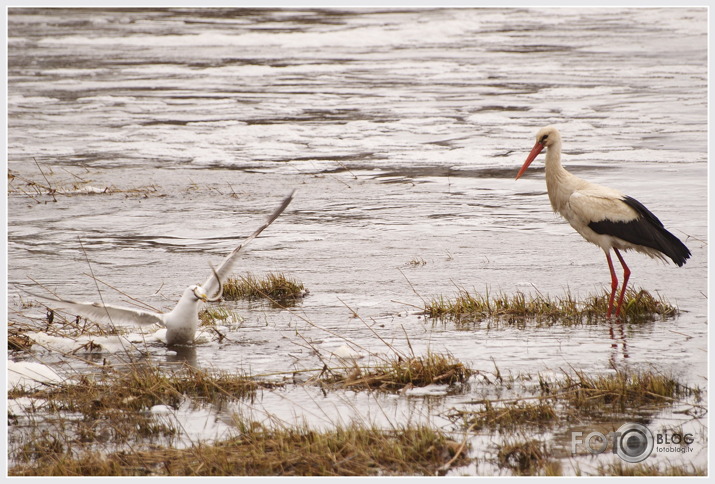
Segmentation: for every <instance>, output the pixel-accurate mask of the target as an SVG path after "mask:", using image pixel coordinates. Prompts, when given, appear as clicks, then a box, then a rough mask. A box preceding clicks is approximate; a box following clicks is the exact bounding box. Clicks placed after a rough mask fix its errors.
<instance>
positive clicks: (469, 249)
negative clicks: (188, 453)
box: [8, 9, 708, 474]
mask: <svg viewBox="0 0 715 484" xmlns="http://www.w3.org/2000/svg"><path fill="white" fill-rule="evenodd" d="M706 18H707V17H706V11H705V9H539V10H527V9H423V10H407V9H405V10H379V9H373V10H367V9H363V10H299V9H286V10H270V9H255V10H254V9H226V10H222V9H209V10H197V9H167V10H121V9H119V10H116V9H115V10H95V9H89V10H71V9H68V10H63V9H56V10H41V9H11V10H10V13H9V52H8V54H9V60H8V65H9V90H8V91H9V93H8V94H9V97H8V104H9V147H8V168H9V173H10V180H9V182H8V184H9V198H8V259H9V268H8V280H9V289H8V292H9V302H8V303H9V319H10V320H11V321H15V320H24V319H25V318H26V317H28V316H30V317H37V318H41V317H43V315H44V310H40V309H37V308H36V309H35V310H34V311H35V312H34V313H31V314H29V315H28V312H27V310H26V309H23V308H21V307H20V299H19V297H18V295H19V292H18V290H17V289H16V286H24V287H30V286H34V283H33V282H32V281H31V279H30V278H32V279H34V280H35V281H37V282H38V283H41V284H43V285H45V286H46V287H48V288H50V289H52V290H54V291H56V292H57V293H58V294H61V295H63V296H65V297H68V298H71V299H79V300H96V299H97V297H98V296H97V287H96V286H95V283H94V281H92V279H91V278H89V277H88V276H87V274H88V273H89V272H90V268H91V270H92V271H93V272H94V274H95V276H96V277H97V278H99V279H100V280H102V281H104V282H106V283H108V284H111V285H112V286H114V287H116V288H120V289H121V290H123V291H125V292H126V293H128V294H129V295H130V296H133V297H137V298H140V299H141V300H142V301H144V302H146V303H148V304H151V305H153V306H156V307H159V308H165V309H169V308H171V307H172V306H173V304H174V303H175V301H176V300H177V299H178V297H179V295H180V294H181V292H182V291H183V289H184V288H185V287H186V286H187V285H188V284H191V283H199V282H201V281H203V280H204V279H205V278H206V277H207V275H208V274H209V269H208V264H207V262H208V261H212V262H213V263H214V264H217V263H219V262H220V261H221V259H222V258H223V257H224V256H225V255H226V254H227V253H228V252H229V251H230V250H232V249H233V248H234V247H235V246H236V244H237V243H238V242H239V241H240V239H241V238H243V237H245V236H247V235H248V234H250V233H251V232H252V231H253V230H254V229H255V228H257V227H258V226H259V225H260V224H261V223H262V221H263V219H264V217H265V216H266V215H267V214H268V213H270V212H271V211H272V210H273V208H274V207H275V206H277V204H278V203H279V202H280V200H281V199H282V198H283V197H284V196H285V195H287V194H288V193H289V192H290V191H291V190H292V189H294V188H297V190H298V191H297V193H296V197H295V200H294V201H293V203H292V204H291V205H290V206H289V207H288V209H287V210H286V212H285V213H284V214H283V215H282V216H281V217H280V218H279V219H278V220H277V221H276V222H275V223H274V224H273V225H272V226H271V227H269V229H267V230H266V231H265V232H264V234H263V235H262V236H261V237H260V238H259V239H257V240H255V241H253V242H252V243H251V245H250V246H249V247H248V248H247V250H246V252H245V254H244V255H243V258H242V259H241V263H240V264H239V267H238V269H237V271H238V272H239V273H244V272H253V273H256V274H263V273H265V272H268V271H278V272H283V273H285V274H287V275H290V276H292V277H294V278H296V279H298V280H300V281H301V282H303V283H304V284H305V286H306V287H307V288H308V289H309V290H310V295H309V296H308V297H307V298H306V299H305V300H304V301H303V302H302V303H300V304H298V305H297V306H295V307H293V308H290V309H283V310H282V309H276V308H271V307H270V306H268V305H264V304H250V305H249V304H247V303H241V304H233V305H232V304H231V303H227V306H228V307H229V308H232V309H235V310H236V311H237V313H238V315H239V319H240V321H237V322H235V324H233V325H231V326H230V327H229V328H228V332H227V334H226V336H227V337H226V339H224V340H221V341H219V340H218V338H216V337H212V336H211V335H208V336H207V337H205V338H204V339H203V340H202V341H201V342H200V343H199V344H197V345H196V346H195V347H192V348H189V349H186V350H185V352H181V353H180V354H177V353H176V352H173V351H168V350H167V349H166V348H165V347H164V346H163V345H161V344H156V343H149V344H148V348H147V349H148V351H149V354H150V357H151V359H152V360H153V361H154V362H155V363H156V364H158V365H162V364H169V363H171V362H173V361H177V360H182V359H187V360H188V361H189V362H191V363H192V364H194V365H197V366H199V367H203V368H217V369H226V370H237V369H242V370H245V371H248V372H250V373H251V374H255V375H273V376H271V377H270V378H277V379H282V378H284V377H286V378H289V379H293V378H298V379H300V375H303V373H295V375H299V376H298V377H295V376H291V373H292V372H294V371H296V370H304V369H312V368H321V367H322V366H323V362H324V361H327V360H329V359H330V358H331V353H332V352H333V351H335V350H337V349H340V348H341V347H345V346H346V345H347V346H349V347H350V348H351V349H352V350H354V351H356V352H358V353H360V354H362V355H367V354H368V353H369V352H374V353H382V354H390V353H391V351H392V350H391V349H390V348H389V347H388V345H387V343H389V345H393V346H394V347H395V348H397V349H399V350H400V351H403V352H406V353H408V352H409V351H410V348H411V350H412V351H414V353H415V354H419V355H421V354H425V353H426V352H427V351H428V350H432V351H435V352H440V353H446V352H449V353H451V354H452V355H454V356H455V357H456V358H457V359H459V360H460V361H462V362H464V363H465V364H466V365H468V366H470V367H472V368H475V369H479V370H483V371H493V370H494V367H495V365H497V366H498V368H499V369H500V371H501V372H503V373H504V374H514V375H517V374H520V373H524V374H532V375H533V374H536V373H538V372H542V373H545V374H546V373H549V372H551V373H553V374H558V373H559V372H560V371H561V369H570V368H572V369H577V370H584V371H587V372H589V373H594V374H597V373H602V372H608V371H610V369H612V368H613V367H616V368H631V369H642V368H648V369H655V370H657V371H662V372H664V373H668V374H674V375H676V376H677V377H678V378H679V379H681V380H682V381H683V382H685V383H688V384H692V385H699V386H706V384H707V379H706V372H707V356H708V355H707V343H706V340H707V311H706V309H707V295H706V294H707V288H706V244H707V240H706V238H707V235H706V233H707V232H706V173H707V133H706V129H707V125H706V121H707V119H706V90H707V72H706V54H707V51H706V32H707V28H706ZM548 124H554V125H556V126H558V127H559V129H560V130H561V134H562V137H563V140H564V155H563V161H564V164H565V166H566V167H567V168H568V169H570V170H571V171H573V172H574V173H576V174H577V175H579V176H582V177H584V178H586V179H589V180H591V181H594V182H597V183H601V184H604V185H608V186H612V187H614V188H618V189H620V190H622V191H624V192H626V193H627V194H629V195H631V196H633V197H635V198H637V199H639V200H640V201H641V202H643V203H644V204H645V205H646V206H648V207H649V208H650V209H651V210H653V211H654V212H655V213H656V214H657V215H658V217H659V218H660V219H661V220H662V221H663V222H664V224H665V225H666V227H668V228H669V229H670V230H671V231H672V232H673V233H674V234H675V235H677V236H678V237H680V238H681V239H683V240H684V241H685V242H686V244H687V245H688V247H689V248H690V250H691V251H692V253H693V255H692V258H691V259H690V260H689V261H688V263H687V264H686V265H685V266H684V267H682V268H677V267H676V266H674V265H672V264H662V263H660V262H657V261H654V260H651V259H649V258H647V257H645V256H642V255H640V254H630V253H629V254H626V259H627V261H628V262H629V264H630V267H631V269H632V270H633V275H632V278H631V281H632V283H633V284H634V285H635V286H638V287H642V288H645V289H647V290H648V291H650V292H652V293H658V294H660V295H662V296H663V297H664V298H666V299H667V300H668V301H670V302H672V303H674V304H677V306H678V307H679V308H680V310H681V314H680V315H679V316H678V317H676V318H675V319H669V320H667V321H661V322H656V323H651V324H645V325H640V326H627V327H625V328H616V329H617V331H615V336H614V337H613V338H612V337H611V330H612V329H613V328H610V327H609V325H608V324H599V325H591V326H588V325H585V326H572V327H566V326H562V325H558V324H557V325H554V326H551V327H543V326H542V327H539V326H536V325H527V327H525V328H517V327H514V326H509V325H500V326H496V327H488V325H486V324H482V325H475V326H472V327H469V328H467V329H465V328H457V327H455V325H453V324H451V323H435V322H432V321H429V320H425V319H424V317H423V316H421V315H420V314H419V312H420V311H419V309H420V308H421V307H422V306H423V300H430V299H431V298H433V297H438V296H440V295H442V296H445V297H453V296H454V295H455V293H456V292H457V290H458V289H459V288H465V289H468V290H472V289H474V290H475V291H479V292H484V291H486V290H489V291H491V292H492V293H500V292H503V293H506V294H513V293H516V292H517V291H523V292H527V293H532V294H534V293H535V292H536V291H537V290H538V291H539V292H541V293H543V294H549V295H552V296H562V295H563V294H564V293H565V292H566V291H567V290H569V291H570V292H571V293H572V294H574V295H575V296H577V297H580V298H585V297H586V296H587V295H589V294H591V293H594V292H598V291H601V290H602V289H603V288H604V287H606V286H607V285H608V283H609V275H608V267H607V265H606V261H605V260H604V257H603V254H602V252H601V251H600V249H598V248H597V247H595V246H593V245H590V244H588V243H586V242H584V241H583V240H582V238H581V237H580V236H579V235H578V234H576V233H575V232H574V231H573V230H572V229H571V228H570V227H569V226H568V224H567V223H565V222H564V221H563V220H561V219H560V218H559V217H558V216H556V215H554V214H553V213H552V211H551V208H550V206H549V202H548V199H547V197H546V187H545V183H544V179H543V164H542V162H543V155H542V159H541V160H537V161H536V162H535V163H534V164H533V165H532V168H531V169H530V171H529V172H528V174H527V175H526V176H524V177H523V178H522V179H520V180H519V181H515V180H514V176H515V174H516V171H517V170H518V168H519V167H520V166H521V164H522V163H523V161H524V159H525V157H526V155H527V154H528V151H529V150H530V148H531V146H532V145H533V136H534V134H535V133H536V131H537V130H538V128H540V127H542V126H545V125H548ZM28 181H32V182H35V183H38V184H41V185H47V184H50V185H51V186H52V187H53V188H54V189H56V190H57V193H56V194H55V195H54V196H52V195H48V194H46V193H38V191H37V190H35V189H34V188H33V187H32V186H30V185H28ZM107 188H108V190H107V191H106V192H105V189H107ZM40 192H42V190H40ZM80 241H81V244H80ZM101 289H102V291H103V292H102V296H103V298H104V300H105V301H111V302H115V303H122V302H123V303H125V304H126V296H123V295H121V294H118V293H117V292H114V291H112V290H111V289H109V288H107V287H105V286H102V287H101ZM35 290H38V289H36V288H35ZM342 349H344V348H342ZM17 357H18V358H23V356H22V355H18V356H17ZM33 358H34V360H35V361H44V362H46V363H52V364H55V365H57V367H58V368H60V369H65V370H66V369H67V368H68V367H71V368H73V371H82V368H83V366H82V363H81V362H80V361H77V360H76V359H72V358H65V357H63V356H61V354H58V353H56V352H52V351H39V352H36V353H35V354H34V356H33ZM366 358H367V357H366ZM367 359H369V358H367ZM330 361H334V360H330ZM68 365H69V366H68ZM297 383H298V384H296V385H289V386H287V387H285V388H282V389H280V390H275V391H268V390H266V391H264V392H263V393H262V396H261V397H260V398H259V399H258V400H257V401H254V402H251V403H250V404H249V403H245V404H243V403H242V404H237V405H238V406H246V408H240V409H238V410H240V411H242V412H244V413H246V412H248V413H251V414H253V415H254V417H255V418H257V419H266V420H271V419H274V420H275V419H278V420H284V421H286V422H295V421H298V422H301V421H307V422H308V423H309V424H311V425H314V426H316V427H329V426H331V425H334V424H335V423H340V422H349V421H350V420H353V419H357V420H359V421H364V422H376V423H377V424H380V425H391V424H394V423H409V422H418V421H425V422H429V423H432V424H434V425H436V426H439V427H440V428H443V429H446V430H457V431H459V428H458V427H453V426H452V423H451V422H450V421H449V419H447V418H446V415H447V414H448V412H449V410H450V409H452V408H455V407H459V406H460V405H463V404H464V402H467V401H469V400H470V399H472V398H476V397H477V396H478V390H474V393H470V391H469V390H467V391H466V392H461V393H460V392H457V393H455V392H451V391H450V392H447V393H448V394H447V395H445V394H444V393H445V390H446V389H443V388H437V389H432V390H431V391H432V392H433V393H435V394H434V395H430V394H429V393H430V392H431V391H426V392H422V393H420V392H413V394H406V395H405V394H399V395H393V394H382V393H374V392H349V391H335V392H329V393H328V394H327V395H326V394H324V393H323V392H321V391H320V389H319V388H317V387H314V386H311V385H300V384H299V383H300V381H298V382H297ZM474 388H477V386H476V385H475V386H474ZM195 418H199V417H195ZM201 418H207V419H208V420H211V417H201ZM217 425H218V424H215V423H214V424H212V425H209V426H208V427H202V426H195V427H192V428H193V429H198V430H195V433H193V434H192V436H191V438H192V439H195V438H215V437H217V436H219V434H221V432H223V431H224V430H225V429H224V428H223V427H222V426H221V425H218V426H217ZM649 425H652V426H653V428H654V429H655V428H656V427H658V426H660V425H663V426H668V425H670V426H675V427H678V428H680V427H681V426H683V427H682V428H687V429H695V430H696V431H697V432H701V434H702V429H703V428H705V427H704V426H705V421H704V419H700V420H691V418H690V417H687V416H685V415H683V414H676V413H671V412H670V411H665V412H662V413H659V414H657V415H656V416H654V417H652V419H651V421H650V422H649ZM565 426H566V427H568V424H565ZM10 431H11V432H12V428H11V429H10ZM187 432H192V430H191V429H187ZM457 434H458V435H461V434H460V433H459V432H458V433H457ZM702 435H704V434H702ZM702 435H701V439H702V438H704V437H702ZM537 437H541V438H543V439H545V440H549V439H555V438H556V437H554V436H551V435H541V436H537ZM493 439H496V437H494V436H490V435H489V434H488V433H487V434H482V435H479V436H477V437H475V439H474V441H473V449H474V450H473V451H472V452H473V455H474V456H475V457H476V458H477V461H476V462H478V464H475V465H474V466H471V467H469V468H462V469H457V470H456V471H455V473H457V474H494V473H504V472H505V471H504V470H501V469H498V468H496V467H494V466H492V465H490V464H488V462H489V460H488V459H487V458H486V457H488V456H489V455H490V452H492V453H493ZM175 445H184V444H182V443H181V442H177V443H176V444H175ZM706 449H707V442H705V441H704V440H703V441H700V442H698V443H697V444H696V450H697V451H696V452H695V453H694V454H690V455H688V456H687V457H682V462H686V463H690V462H693V463H695V464H698V465H703V464H705V463H706V462H707V458H706ZM485 456H486V457H485ZM480 459H481V460H480ZM653 459H661V460H663V459H665V460H668V459H669V460H670V461H672V462H676V463H677V462H681V461H680V460H678V458H673V457H672V456H670V455H668V456H663V455H661V456H656V457H654V458H653ZM568 462H571V464H569V463H568ZM602 462H604V461H599V460H597V459H587V460H585V461H584V460H582V461H581V462H580V463H578V464H577V465H576V466H577V467H578V466H580V469H581V471H582V472H584V471H586V472H587V471H588V469H593V468H595V467H596V466H597V465H598V464H599V463H602ZM565 465H566V468H565V472H567V473H568V472H573V470H571V471H570V470H569V469H570V468H569V467H568V466H569V465H574V464H573V463H572V461H571V460H568V459H567V460H566V461H565Z"/></svg>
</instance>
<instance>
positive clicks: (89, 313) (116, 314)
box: [25, 291, 164, 326]
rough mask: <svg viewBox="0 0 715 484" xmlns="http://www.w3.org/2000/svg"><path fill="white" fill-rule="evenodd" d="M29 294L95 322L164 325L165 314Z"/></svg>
mask: <svg viewBox="0 0 715 484" xmlns="http://www.w3.org/2000/svg"><path fill="white" fill-rule="evenodd" d="M25 292H27V293H28V294H30V295H32V296H34V297H37V298H40V299H45V300H47V301H51V302H52V303H54V304H55V305H56V306H58V307H62V308H66V309H69V310H70V311H74V312H76V313H77V314H81V315H83V316H85V317H87V318H89V319H91V320H93V321H97V322H99V321H108V322H110V323H113V324H134V325H141V326H146V325H150V324H155V323H159V324H162V325H163V324H164V318H163V316H164V315H163V314H161V313H155V312H152V311H142V310H140V309H132V308H125V307H121V306H112V305H109V304H100V303H85V302H77V301H70V300H68V299H55V298H51V297H47V296H40V295H39V294H34V293H31V292H29V291H25Z"/></svg>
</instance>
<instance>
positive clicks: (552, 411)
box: [453, 400, 558, 430]
mask: <svg viewBox="0 0 715 484" xmlns="http://www.w3.org/2000/svg"><path fill="white" fill-rule="evenodd" d="M482 404H483V405H484V409H483V410H478V411H468V412H459V413H458V414H454V415H453V416H461V417H462V419H463V423H464V426H465V427H472V428H474V429H475V430H480V429H483V428H488V429H490V430H493V429H499V430H512V429H517V428H520V429H523V428H525V427H535V426H542V425H544V424H548V423H553V422H554V421H556V420H558V414H557V411H556V408H555V407H554V405H553V404H552V403H551V402H548V401H543V400H540V401H537V402H536V403H531V402H526V401H519V400H516V401H512V402H504V403H502V404H501V405H494V404H493V403H492V402H491V401H489V400H484V401H483V402H482Z"/></svg>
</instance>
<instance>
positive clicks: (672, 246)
mask: <svg viewBox="0 0 715 484" xmlns="http://www.w3.org/2000/svg"><path fill="white" fill-rule="evenodd" d="M544 148H546V189H547V191H548V193H549V200H550V201H551V207H552V208H553V209H554V212H558V213H560V214H561V216H562V217H563V218H565V219H566V220H567V221H568V223H569V224H571V226H572V227H573V228H574V229H576V231H577V232H578V233H579V234H581V235H582V236H583V238H584V239H586V240H587V241H589V242H591V243H593V244H596V245H597V246H599V247H600V248H601V249H603V251H604V252H605V253H606V260H607V261H608V268H609V269H610V271H611V297H610V298H609V301H608V314H607V316H608V317H610V316H611V314H612V312H613V302H614V298H615V295H616V291H617V289H618V278H617V277H616V271H615V270H614V268H613V261H612V260H611V253H610V251H611V249H613V251H614V252H615V253H616V257H618V260H619V261H620V263H621V266H622V267H623V287H622V288H621V293H620V295H619V297H618V306H617V310H616V315H618V314H620V313H621V306H622V303H623V296H624V295H625V292H626V285H627V284H628V278H629V277H630V275H631V271H630V269H629V268H628V266H627V265H626V262H625V261H624V260H623V256H621V253H620V252H619V251H621V250H635V251H638V252H642V253H644V254H646V255H649V256H650V257H653V258H658V259H662V260H666V259H665V256H668V257H669V258H670V259H672V260H673V262H675V263H676V264H677V265H678V266H682V265H683V264H685V261H686V260H687V259H688V258H689V257H690V250H688V248H687V247H686V246H685V244H683V243H682V242H681V241H680V240H679V239H678V238H677V237H676V236H675V235H673V234H671V233H670V232H668V231H667V230H666V229H665V227H663V224H662V223H661V221H660V220H658V217H656V216H655V215H653V213H652V212H651V211H650V210H648V209H647V208H646V207H645V206H644V205H643V204H642V203H640V202H639V201H638V200H636V199H635V198H632V197H629V196H627V195H624V194H622V193H621V192H619V191H617V190H613V189H611V188H608V187H604V186H601V185H596V184H594V183H590V182H587V181H586V180H582V179H581V178H579V177H577V176H574V175H572V174H571V173H569V172H568V171H566V169H565V168H564V167H563V166H561V135H560V134H559V131H558V130H557V129H556V128H554V127H553V126H547V127H545V128H542V129H540V130H539V132H538V133H537V134H536V144H534V147H533V148H532V150H531V153H529V156H528V157H527V158H526V161H525V162H524V165H523V166H522V167H521V170H519V173H518V174H517V175H516V179H517V180H518V179H519V177H520V176H521V175H523V174H524V172H525V171H526V169H527V168H528V167H529V165H530V164H531V162H532V161H534V159H535V158H536V156H537V155H538V154H539V153H541V151H543V149H544Z"/></svg>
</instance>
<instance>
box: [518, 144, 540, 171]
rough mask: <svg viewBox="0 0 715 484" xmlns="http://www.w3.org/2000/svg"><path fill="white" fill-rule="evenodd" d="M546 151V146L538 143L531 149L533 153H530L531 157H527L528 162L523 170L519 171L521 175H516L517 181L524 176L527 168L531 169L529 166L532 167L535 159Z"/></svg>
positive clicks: (523, 166)
mask: <svg viewBox="0 0 715 484" xmlns="http://www.w3.org/2000/svg"><path fill="white" fill-rule="evenodd" d="M543 149H544V145H542V144H541V143H539V142H538V141H537V142H536V144H535V145H534V147H533V148H532V149H531V153H529V156H527V157H526V161H525V162H524V164H523V165H522V167H521V170H519V173H517V174H516V178H515V180H518V179H519V177H520V176H521V175H523V174H524V172H525V171H526V169H527V168H529V165H531V162H532V161H534V158H536V157H537V156H538V155H539V153H541V152H542V151H543Z"/></svg>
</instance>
